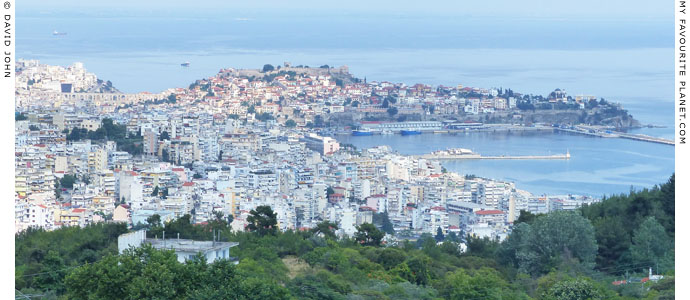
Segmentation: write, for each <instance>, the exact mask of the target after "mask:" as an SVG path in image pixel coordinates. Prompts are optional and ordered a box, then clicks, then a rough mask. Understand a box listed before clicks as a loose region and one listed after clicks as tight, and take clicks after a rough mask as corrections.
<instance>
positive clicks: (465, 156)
mask: <svg viewBox="0 0 690 300" xmlns="http://www.w3.org/2000/svg"><path fill="white" fill-rule="evenodd" d="M415 157H416V158H423V159H429V160H460V159H525V160H527V159H532V160H540V159H562V160H568V159H570V151H567V152H566V153H565V154H555V155H520V156H516V155H500V156H483V155H481V154H477V153H472V154H451V155H449V154H435V153H429V154H423V155H416V156H415Z"/></svg>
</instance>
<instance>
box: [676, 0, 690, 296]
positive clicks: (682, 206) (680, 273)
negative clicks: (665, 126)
mask: <svg viewBox="0 0 690 300" xmlns="http://www.w3.org/2000/svg"><path fill="white" fill-rule="evenodd" d="M674 2H675V7H674V11H675V25H674V27H675V34H674V40H675V47H674V48H675V50H674V51H675V57H674V61H675V70H674V73H675V82H674V84H675V91H674V98H675V101H674V102H675V107H676V109H675V111H674V114H673V118H674V119H675V124H676V126H675V141H676V145H675V148H676V149H675V150H676V157H675V159H676V212H680V213H677V214H676V215H679V214H681V216H682V214H683V213H684V212H687V211H688V208H690V203H688V186H686V185H685V183H687V182H688V180H687V173H688V172H687V169H685V168H687V167H688V159H687V156H688V151H687V150H688V145H687V144H688V143H690V138H689V137H687V133H688V132H690V128H686V126H687V125H686V124H688V122H689V121H690V119H688V118H687V114H686V112H685V110H686V107H687V103H688V102H687V100H690V82H688V75H687V74H688V72H690V69H688V66H690V64H688V62H690V57H689V56H688V55H690V37H689V36H688V34H689V33H690V31H689V30H688V29H689V27H688V26H689V25H690V23H689V22H690V20H688V16H689V15H690V1H687V3H686V1H681V0H676V1H674ZM683 200H685V201H683ZM685 229H690V226H689V225H688V218H683V217H681V218H676V244H675V245H676V273H675V274H676V280H677V281H676V296H680V297H679V298H678V299H683V298H687V297H685V296H688V295H690V286H689V285H688V284H683V283H689V282H690V281H689V280H688V279H687V278H688V267H690V264H689V263H688V261H690V260H689V259H688V257H687V256H685V255H684V254H687V253H688V251H690V247H688V245H689V242H688V241H687V240H686V239H685V237H684V236H683V235H682V234H680V233H685V232H687V231H685Z"/></svg>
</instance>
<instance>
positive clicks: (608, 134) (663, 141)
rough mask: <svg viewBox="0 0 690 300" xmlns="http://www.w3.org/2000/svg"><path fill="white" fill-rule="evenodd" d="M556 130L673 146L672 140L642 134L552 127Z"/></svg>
mask: <svg viewBox="0 0 690 300" xmlns="http://www.w3.org/2000/svg"><path fill="white" fill-rule="evenodd" d="M554 129H556V130H560V131H564V132H570V133H579V134H584V135H589V136H596V137H603V138H624V139H630V140H636V141H643V142H650V143H658V144H665V145H675V142H674V141H672V140H668V139H664V138H659V137H653V136H648V135H644V134H630V133H625V132H618V131H605V132H602V131H599V130H581V129H580V130H578V129H567V128H559V127H554Z"/></svg>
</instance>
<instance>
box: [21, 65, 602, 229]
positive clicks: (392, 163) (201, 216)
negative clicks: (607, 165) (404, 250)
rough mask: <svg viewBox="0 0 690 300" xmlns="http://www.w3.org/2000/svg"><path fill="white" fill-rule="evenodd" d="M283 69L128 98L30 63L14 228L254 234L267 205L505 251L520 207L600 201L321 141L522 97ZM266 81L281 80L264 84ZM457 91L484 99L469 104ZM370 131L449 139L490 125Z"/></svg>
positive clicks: (507, 105) (297, 225)
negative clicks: (382, 219) (381, 222)
mask: <svg viewBox="0 0 690 300" xmlns="http://www.w3.org/2000/svg"><path fill="white" fill-rule="evenodd" d="M271 69H272V66H266V67H264V70H232V69H223V70H221V71H220V72H219V74H218V75H217V76H214V77H211V78H209V79H204V80H200V81H197V82H195V83H193V84H192V85H191V86H190V87H189V88H188V89H171V90H168V91H165V92H163V93H160V94H149V93H141V94H135V95H126V94H121V93H79V92H75V91H86V90H95V89H98V88H100V85H101V84H102V83H103V82H102V81H100V80H99V79H97V77H96V75H95V74H92V73H88V72H86V70H85V69H84V67H83V66H82V65H81V64H75V65H73V66H70V67H68V68H63V67H58V66H47V65H42V64H40V63H38V62H37V61H24V62H23V67H22V69H21V71H20V72H19V73H18V74H19V75H18V77H17V78H18V79H17V84H18V87H20V88H18V89H17V110H18V112H20V114H19V115H18V121H17V123H16V124H17V125H16V141H15V144H16V158H15V159H16V176H15V180H16V192H17V196H16V199H15V202H16V211H17V215H16V230H17V231H21V230H25V229H27V228H28V227H30V226H39V227H42V228H45V229H47V230H51V229H54V228H58V227H60V226H73V225H79V226H85V225H87V224H90V223H95V222H102V221H117V222H126V223H128V224H130V225H132V226H136V225H138V224H144V225H145V224H146V219H147V218H149V217H151V216H152V215H154V214H156V215H159V216H161V218H162V220H164V221H170V220H174V219H177V218H180V217H182V216H184V215H186V214H190V215H191V216H192V218H193V219H192V220H193V222H194V223H203V222H208V221H209V219H211V218H213V216H214V213H215V212H221V213H223V214H224V215H225V216H231V220H232V227H233V228H234V229H235V230H244V228H245V227H246V226H247V223H246V219H247V217H248V214H249V212H250V211H251V210H252V209H254V208H256V207H257V206H261V205H268V206H271V207H272V208H273V209H274V210H275V211H276V212H277V214H278V223H279V226H280V228H281V229H282V230H287V229H303V228H314V227H315V226H316V225H317V224H318V223H319V222H322V221H331V222H334V223H337V224H339V226H340V230H341V231H340V232H339V234H345V235H350V236H351V235H353V234H354V233H355V227H356V226H357V225H361V224H363V223H372V220H373V218H374V217H375V216H376V215H384V214H385V215H386V218H389V220H390V222H391V223H392V229H389V233H391V234H392V233H393V232H396V233H397V236H407V237H414V236H419V235H420V234H422V233H432V234H436V232H437V230H441V231H442V232H443V233H444V234H447V233H450V232H454V233H455V234H458V235H464V234H466V233H467V234H472V235H476V236H479V237H490V238H496V237H498V238H500V239H503V238H505V236H506V234H507V233H508V232H509V230H510V224H512V223H513V221H514V220H516V219H517V218H518V217H519V213H520V211H523V210H524V211H528V212H530V213H534V214H539V213H547V212H550V211H556V210H564V209H565V210H572V209H575V208H578V207H580V206H582V204H585V203H592V202H595V201H597V200H598V199H594V198H591V197H586V196H573V195H561V196H559V195H533V194H531V193H529V192H528V191H524V190H521V189H519V187H516V186H515V184H514V183H511V182H502V181H499V180H493V179H490V178H478V177H475V176H472V175H471V174H455V173H449V172H446V171H445V169H444V168H443V167H442V165H441V163H440V161H438V160H433V159H426V158H423V157H413V156H405V155H401V154H398V153H396V152H394V151H393V150H391V149H390V148H389V147H386V146H381V147H376V148H371V149H355V148H354V147H353V146H351V145H341V144H340V143H338V141H337V140H336V139H334V138H332V137H329V136H323V135H320V133H321V132H326V134H327V133H328V132H333V131H336V130H339V129H341V128H342V127H340V128H339V127H337V126H335V125H334V126H330V127H324V123H325V122H331V119H337V118H338V114H339V113H342V114H344V113H345V111H353V110H356V112H357V113H362V112H364V113H365V114H368V113H377V112H378V113H384V114H389V112H391V110H397V112H396V113H395V114H393V115H397V116H402V117H404V116H406V115H410V116H414V115H415V114H416V115H417V116H419V115H423V114H424V112H425V111H426V112H428V113H429V115H433V114H431V112H429V110H432V111H434V113H437V112H439V111H445V114H453V113H457V110H458V109H461V110H462V111H463V112H467V113H469V114H470V115H483V116H492V115H493V112H495V111H506V112H508V111H512V113H515V114H516V113H517V112H516V111H517V110H516V109H515V108H516V100H515V99H516V98H515V97H518V98H522V96H521V95H519V94H515V93H513V92H512V91H510V92H509V93H510V95H512V96H510V97H508V99H506V98H502V97H499V96H498V95H499V94H498V93H499V90H498V89H489V90H485V89H476V88H461V87H457V88H448V89H447V90H445V89H444V88H443V87H439V89H438V91H436V90H433V89H432V88H431V87H430V86H425V85H415V86H412V87H406V86H404V85H400V84H398V85H394V84H390V83H386V82H383V83H351V84H344V85H343V82H342V81H343V80H350V81H352V80H353V78H352V77H351V76H350V75H349V74H348V73H347V69H346V68H345V67H342V68H338V69H332V68H329V67H327V66H324V67H322V68H304V67H302V66H299V67H296V68H292V67H289V64H285V66H284V67H283V68H282V69H281V70H280V71H277V70H271ZM286 70H287V71H286ZM297 71H300V72H303V73H299V75H298V73H296V72H297ZM331 73H335V74H336V75H334V76H331V75H330V74H331ZM261 76H264V78H265V77H271V78H272V79H266V80H256V78H259V77H261ZM340 78H344V79H340ZM355 80H356V79H355ZM94 86H96V87H97V88H94ZM103 86H110V87H112V85H111V84H103ZM22 87H23V88H22ZM460 91H464V92H468V93H473V94H476V97H477V98H464V97H457V96H456V95H458V93H459V92H460ZM504 94H505V93H504ZM371 95H376V96H371ZM553 95H554V96H555V98H553V99H548V100H545V101H544V102H545V103H558V104H560V105H573V106H577V107H578V108H579V109H584V108H585V105H586V103H587V102H585V101H584V100H587V101H589V100H590V99H585V98H581V97H577V98H572V97H568V96H567V95H566V94H565V93H564V92H561V91H560V90H557V91H556V92H555V93H554V94H553ZM380 99H383V100H382V101H380ZM46 100H47V101H46ZM592 101H595V102H596V100H592ZM357 102H359V103H362V104H360V105H357V104H353V103H357ZM364 103H366V104H364ZM534 103H538V102H534ZM530 105H532V104H530ZM432 107H435V109H433V108H432ZM444 123H445V124H444ZM361 124H362V125H361V126H360V127H362V128H368V127H371V125H372V124H375V125H379V126H382V125H386V124H388V125H391V124H393V125H396V126H398V127H402V129H405V128H410V129H414V128H417V129H420V130H431V129H434V130H442V129H444V128H448V126H444V125H447V124H451V125H452V124H456V126H475V127H476V126H477V124H478V123H477V122H464V123H463V122H461V121H455V122H453V123H448V122H438V121H426V122H422V121H402V120H401V122H389V123H385V122H384V123H381V122H376V121H369V122H367V121H362V123H361ZM429 124H430V125H429ZM345 127H348V126H345ZM427 127H430V128H431V129H428V128H427ZM390 128H393V127H392V126H390ZM529 128H530V127H527V126H526V129H529ZM461 129H462V128H461ZM341 131H342V130H341ZM372 131H373V130H372ZM357 132H366V131H365V130H363V129H362V130H360V131H357ZM379 133H380V131H379ZM391 238H393V235H392V236H391Z"/></svg>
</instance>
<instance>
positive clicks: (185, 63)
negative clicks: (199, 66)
mask: <svg viewBox="0 0 690 300" xmlns="http://www.w3.org/2000/svg"><path fill="white" fill-rule="evenodd" d="M180 66H183V67H189V62H188V61H186V62H183V63H181V64H180Z"/></svg>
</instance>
